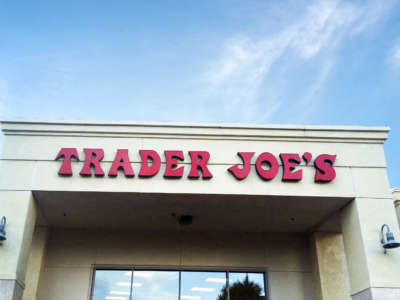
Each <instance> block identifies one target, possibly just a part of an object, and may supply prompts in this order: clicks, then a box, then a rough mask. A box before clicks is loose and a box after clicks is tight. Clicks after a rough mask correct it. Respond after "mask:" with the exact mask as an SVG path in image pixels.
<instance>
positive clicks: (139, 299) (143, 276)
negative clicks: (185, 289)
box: [132, 271, 179, 300]
mask: <svg viewBox="0 0 400 300" xmlns="http://www.w3.org/2000/svg"><path fill="white" fill-rule="evenodd" d="M178 294H179V272H168V271H134V272H133V288H132V299H135V300H161V299H162V300H177V299H178Z"/></svg>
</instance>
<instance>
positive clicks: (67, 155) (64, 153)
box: [56, 148, 79, 176]
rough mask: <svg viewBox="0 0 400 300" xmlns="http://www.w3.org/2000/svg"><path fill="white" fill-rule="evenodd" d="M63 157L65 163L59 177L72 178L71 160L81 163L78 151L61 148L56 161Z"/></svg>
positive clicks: (59, 171)
mask: <svg viewBox="0 0 400 300" xmlns="http://www.w3.org/2000/svg"><path fill="white" fill-rule="evenodd" d="M61 157H64V161H63V163H62V165H61V167H60V169H59V170H58V175H62V176H71V175H72V167H71V159H72V158H75V159H76V160H77V161H79V156H78V151H77V150H76V148H61V150H60V152H58V154H57V156H56V160H59V159H60V158H61Z"/></svg>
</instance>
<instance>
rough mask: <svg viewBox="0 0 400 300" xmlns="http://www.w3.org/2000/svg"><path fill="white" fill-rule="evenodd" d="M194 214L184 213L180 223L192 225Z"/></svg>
mask: <svg viewBox="0 0 400 300" xmlns="http://www.w3.org/2000/svg"><path fill="white" fill-rule="evenodd" d="M192 222H193V216H191V215H182V216H180V217H179V224H180V225H181V226H189V225H192Z"/></svg>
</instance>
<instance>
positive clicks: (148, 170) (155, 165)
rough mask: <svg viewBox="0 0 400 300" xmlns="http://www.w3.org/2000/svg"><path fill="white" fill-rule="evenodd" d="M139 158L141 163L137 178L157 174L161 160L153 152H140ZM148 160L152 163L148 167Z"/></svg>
mask: <svg viewBox="0 0 400 300" xmlns="http://www.w3.org/2000/svg"><path fill="white" fill-rule="evenodd" d="M139 154H140V158H141V159H142V163H141V166H140V171H139V177H151V176H154V175H156V174H157V173H158V171H159V170H160V166H161V158H160V156H159V155H158V154H157V152H156V151H154V150H140V151H139ZM149 159H150V160H151V161H152V164H151V166H149Z"/></svg>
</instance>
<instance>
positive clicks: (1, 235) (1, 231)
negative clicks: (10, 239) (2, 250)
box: [0, 217, 7, 245]
mask: <svg viewBox="0 0 400 300" xmlns="http://www.w3.org/2000/svg"><path fill="white" fill-rule="evenodd" d="M6 239H7V238H6V217H2V218H1V222H0V245H1V244H3V242H4V241H5V240H6Z"/></svg>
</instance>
